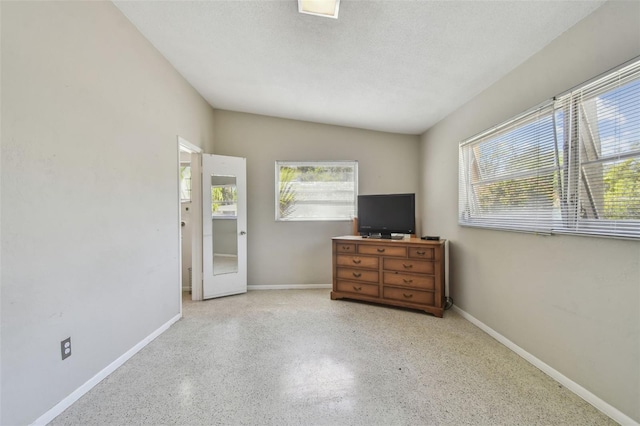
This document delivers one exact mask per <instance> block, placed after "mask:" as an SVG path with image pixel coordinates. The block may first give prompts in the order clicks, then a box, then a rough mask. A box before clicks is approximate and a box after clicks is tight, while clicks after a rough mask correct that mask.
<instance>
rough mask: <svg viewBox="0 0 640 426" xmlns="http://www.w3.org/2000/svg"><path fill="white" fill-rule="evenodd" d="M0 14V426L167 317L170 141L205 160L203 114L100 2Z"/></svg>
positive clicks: (174, 198) (173, 168) (21, 420)
mask: <svg viewBox="0 0 640 426" xmlns="http://www.w3.org/2000/svg"><path fill="white" fill-rule="evenodd" d="M0 7H1V8H2V13H1V15H2V22H1V31H2V117H1V118H2V134H1V136H2V167H1V171H2V187H1V194H2V208H1V219H2V222H1V233H2V247H1V248H2V268H1V269H2V272H1V280H2V286H1V299H2V314H1V322H2V330H1V336H2V418H1V419H0V423H1V424H3V425H15V424H27V423H30V422H33V421H34V420H36V419H37V418H38V417H40V416H41V415H43V414H44V413H45V412H47V411H48V410H49V409H51V408H52V407H53V406H54V405H55V404H57V403H58V402H60V401H61V400H62V399H63V398H65V397H67V396H68V395H69V394H70V393H71V392H73V391H75V390H76V389H77V388H79V387H80V386H81V385H82V384H83V383H85V382H86V381H87V380H89V379H91V378H92V377H93V376H94V375H96V373H98V372H99V371H101V370H102V369H104V368H105V367H106V366H108V365H109V364H110V363H111V362H113V361H114V360H116V359H117V358H118V357H120V356H121V355H123V354H124V353H125V352H127V351H128V350H129V349H131V348H132V347H133V346H134V345H136V344H137V343H139V342H140V341H142V340H143V339H144V338H145V337H147V336H149V335H150V334H151V333H152V332H154V331H155V330H157V329H158V328H159V327H161V326H162V325H164V324H166V323H167V322H168V321H169V320H171V319H172V318H174V317H176V315H178V314H179V312H180V296H179V283H180V271H179V223H178V217H179V216H178V211H179V206H178V154H177V151H178V148H177V138H176V137H177V135H180V136H182V137H184V138H185V139H187V140H189V141H190V142H191V143H193V144H195V145H199V146H202V147H204V146H208V145H209V141H211V140H212V135H213V111H212V109H211V108H210V106H209V105H208V104H207V103H206V102H205V101H204V100H203V99H202V98H201V97H200V96H199V95H198V94H197V93H196V92H195V90H193V89H192V88H191V87H190V86H189V85H188V84H187V83H186V82H185V80H184V79H183V78H182V77H181V76H180V75H179V74H178V73H177V72H176V71H175V70H174V69H173V68H172V67H171V66H170V64H169V63H168V62H167V61H166V60H165V59H163V58H162V56H161V55H160V54H159V53H158V52H157V51H156V50H155V49H154V48H153V47H152V46H151V45H150V43H149V42H148V41H147V40H145V39H144V38H143V37H142V36H141V35H140V34H139V33H138V31H137V30H136V29H135V28H134V27H133V25H131V23H130V22H129V21H128V20H127V19H126V18H125V17H124V16H123V15H122V14H121V13H120V11H119V10H118V9H116V8H115V6H114V5H113V4H112V3H110V2H16V3H12V2H6V1H3V2H1V6H0ZM68 336H71V341H72V353H73V355H72V356H71V357H70V358H68V359H67V360H65V361H61V359H60V341H61V340H62V339H64V338H66V337H68Z"/></svg>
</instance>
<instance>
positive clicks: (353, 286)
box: [336, 280, 380, 297]
mask: <svg viewBox="0 0 640 426" xmlns="http://www.w3.org/2000/svg"><path fill="white" fill-rule="evenodd" d="M336 288H337V290H338V291H341V292H344V293H356V294H364V295H365V296H373V297H378V295H379V294H380V287H379V286H378V284H366V283H358V282H353V281H342V280H338V281H337V283H336Z"/></svg>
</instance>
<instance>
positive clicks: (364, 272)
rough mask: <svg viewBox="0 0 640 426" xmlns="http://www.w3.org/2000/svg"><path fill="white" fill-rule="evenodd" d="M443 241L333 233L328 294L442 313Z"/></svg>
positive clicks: (333, 297) (437, 313) (438, 314)
mask: <svg viewBox="0 0 640 426" xmlns="http://www.w3.org/2000/svg"><path fill="white" fill-rule="evenodd" d="M444 243H445V240H440V241H425V240H421V239H419V238H411V239H404V240H381V239H367V238H362V237H356V236H345V237H336V238H333V239H332V244H333V291H332V292H331V299H334V300H335V299H343V298H345V299H357V300H364V301H367V302H375V303H382V304H385V305H394V306H401V307H405V308H413V309H420V310H423V311H425V312H428V313H431V314H433V315H435V316H437V317H440V318H442V314H443V312H444V301H445V300H444V299H445V294H444V260H445V259H444V253H445V250H444Z"/></svg>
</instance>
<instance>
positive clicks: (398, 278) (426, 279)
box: [383, 272, 436, 290]
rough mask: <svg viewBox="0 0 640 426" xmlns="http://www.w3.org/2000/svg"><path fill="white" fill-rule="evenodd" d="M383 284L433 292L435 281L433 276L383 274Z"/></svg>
mask: <svg viewBox="0 0 640 426" xmlns="http://www.w3.org/2000/svg"><path fill="white" fill-rule="evenodd" d="M383 278H384V280H383V282H384V284H391V285H400V286H403V287H413V288H418V289H421V290H434V289H435V288H436V279H435V277H434V276H433V275H411V274H401V273H398V272H385V273H384V274H383Z"/></svg>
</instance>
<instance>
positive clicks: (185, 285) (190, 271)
mask: <svg viewBox="0 0 640 426" xmlns="http://www.w3.org/2000/svg"><path fill="white" fill-rule="evenodd" d="M201 164H202V150H201V149H200V148H199V147H197V146H195V145H193V144H191V143H189V142H188V141H187V140H185V139H183V138H181V137H180V136H178V185H179V194H180V195H179V235H180V274H179V276H180V279H179V287H180V306H182V299H183V297H188V298H190V299H191V300H202V216H201V214H200V211H201V210H202V207H201V206H202V194H201V191H200V187H201V185H202V182H201V180H202V178H201Z"/></svg>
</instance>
